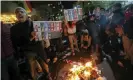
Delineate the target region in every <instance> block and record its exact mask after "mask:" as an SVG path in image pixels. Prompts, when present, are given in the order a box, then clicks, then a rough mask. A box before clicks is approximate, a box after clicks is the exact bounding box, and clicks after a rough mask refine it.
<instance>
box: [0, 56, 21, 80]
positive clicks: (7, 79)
mask: <svg viewBox="0 0 133 80" xmlns="http://www.w3.org/2000/svg"><path fill="white" fill-rule="evenodd" d="M1 80H20V75H19V69H18V67H17V62H16V60H15V59H14V57H13V56H10V57H8V58H5V59H1Z"/></svg>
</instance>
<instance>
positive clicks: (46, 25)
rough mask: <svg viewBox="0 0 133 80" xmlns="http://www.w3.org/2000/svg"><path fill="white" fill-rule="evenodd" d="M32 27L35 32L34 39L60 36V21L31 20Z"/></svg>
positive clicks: (39, 39)
mask: <svg viewBox="0 0 133 80" xmlns="http://www.w3.org/2000/svg"><path fill="white" fill-rule="evenodd" d="M33 28H34V31H35V32H36V41H41V40H44V39H53V38H58V37H60V36H61V30H62V22H61V21H33ZM55 34H56V35H55Z"/></svg>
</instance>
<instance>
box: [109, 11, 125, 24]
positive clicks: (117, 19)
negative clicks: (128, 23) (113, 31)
mask: <svg viewBox="0 0 133 80" xmlns="http://www.w3.org/2000/svg"><path fill="white" fill-rule="evenodd" d="M113 13H114V15H113V16H112V20H111V23H112V24H119V25H123V24H124V20H125V19H124V18H125V17H124V13H123V12H122V10H121V9H117V10H115V11H114V12H113Z"/></svg>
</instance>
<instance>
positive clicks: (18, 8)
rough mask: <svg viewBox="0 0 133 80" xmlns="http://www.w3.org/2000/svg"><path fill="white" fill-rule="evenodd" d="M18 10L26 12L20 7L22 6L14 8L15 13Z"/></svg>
mask: <svg viewBox="0 0 133 80" xmlns="http://www.w3.org/2000/svg"><path fill="white" fill-rule="evenodd" d="M18 10H23V11H24V12H25V13H26V14H27V12H26V10H25V9H24V8H22V7H17V8H16V9H15V13H16V12H17V11H18Z"/></svg>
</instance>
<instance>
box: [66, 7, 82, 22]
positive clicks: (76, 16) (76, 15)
mask: <svg viewBox="0 0 133 80" xmlns="http://www.w3.org/2000/svg"><path fill="white" fill-rule="evenodd" d="M82 15H83V11H82V8H77V9H66V10H64V16H65V19H66V20H67V21H75V20H82Z"/></svg>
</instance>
